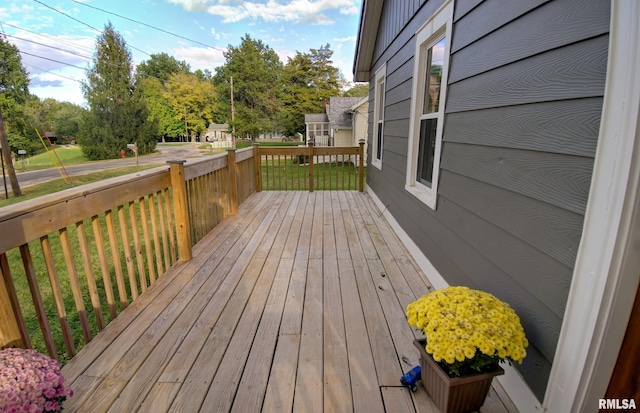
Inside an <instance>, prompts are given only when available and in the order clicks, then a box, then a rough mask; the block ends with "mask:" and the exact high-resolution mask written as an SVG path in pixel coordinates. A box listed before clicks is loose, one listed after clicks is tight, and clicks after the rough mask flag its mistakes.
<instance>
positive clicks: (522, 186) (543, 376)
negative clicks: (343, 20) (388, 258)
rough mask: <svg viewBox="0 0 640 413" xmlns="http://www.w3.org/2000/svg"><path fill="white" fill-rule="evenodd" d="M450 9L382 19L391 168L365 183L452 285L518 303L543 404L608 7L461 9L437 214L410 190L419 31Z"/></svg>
mask: <svg viewBox="0 0 640 413" xmlns="http://www.w3.org/2000/svg"><path fill="white" fill-rule="evenodd" d="M387 3H389V5H391V4H396V3H395V2H392V1H390V2H387ZM414 4H415V3H414ZM441 4H442V1H433V0H430V1H428V2H426V3H424V4H423V5H422V7H420V8H419V9H417V11H416V14H415V15H414V16H413V17H412V18H411V17H407V15H406V13H404V12H403V13H404V14H403V13H400V12H399V11H398V10H395V11H394V12H393V13H392V12H391V11H390V10H385V11H383V15H382V21H381V27H382V26H384V28H385V35H384V36H379V38H378V40H377V47H376V53H375V57H374V66H375V68H377V67H380V65H382V64H385V63H386V65H387V81H386V96H385V99H386V101H385V102H386V108H385V127H384V152H383V169H382V171H380V170H378V169H377V168H373V167H369V170H368V171H369V172H368V177H367V181H368V184H369V186H370V187H371V188H372V189H373V190H374V191H375V192H376V194H377V195H378V197H379V198H380V199H381V200H382V202H383V203H384V204H385V207H386V208H388V210H389V212H390V213H392V214H393V216H394V217H395V219H396V220H397V221H398V223H399V224H400V225H401V226H402V228H403V229H404V230H405V231H406V232H407V234H408V235H409V236H410V237H411V239H412V240H413V241H414V242H415V243H416V244H417V245H418V246H419V247H420V249H421V250H422V251H423V252H424V254H425V255H426V256H427V257H428V258H429V260H430V261H431V263H432V264H433V265H434V267H435V268H436V269H437V270H438V272H439V273H440V274H442V276H443V277H444V278H445V280H446V281H447V282H448V283H449V284H451V285H468V286H470V287H472V288H480V289H483V290H486V291H489V292H491V293H493V294H495V295H496V296H498V297H500V298H501V299H503V300H505V301H507V302H509V303H510V304H511V305H512V306H513V307H514V309H515V310H516V311H517V313H518V314H519V315H520V317H521V320H522V323H523V326H524V328H525V331H526V333H527V336H528V338H529V341H530V347H529V349H528V356H527V358H526V359H525V362H524V364H523V365H522V366H517V367H518V369H519V371H520V372H521V373H522V375H523V377H524V378H525V380H526V381H527V383H528V384H529V386H530V387H531V388H532V389H533V391H534V393H535V394H536V396H537V397H538V398H539V399H540V400H542V399H543V398H544V392H545V389H546V384H547V380H548V376H549V372H550V369H551V364H552V361H553V357H554V352H555V347H556V345H557V341H558V337H559V333H560V328H561V325H562V319H563V315H564V309H565V305H566V299H567V295H568V291H569V288H570V285H571V276H572V272H573V267H574V265H575V257H576V253H577V249H578V246H579V243H580V238H581V231H582V223H583V220H584V211H585V208H586V204H587V197H588V193H589V186H590V182H591V174H592V169H593V157H594V154H595V150H596V145H597V138H598V130H599V126H600V114H601V110H602V95H603V92H604V82H605V75H606V64H607V48H608V33H607V32H608V24H609V7H610V3H609V2H607V1H600V0H554V1H552V2H551V1H545V0H530V1H512V0H486V1H479V0H457V1H456V2H455V8H454V22H455V23H454V27H453V45H452V51H453V53H452V55H451V57H450V66H449V85H448V93H447V97H446V101H445V102H446V106H445V111H446V115H445V123H444V136H443V152H442V158H441V171H440V180H439V187H438V201H437V209H436V210H435V211H434V210H431V209H430V208H428V207H427V206H425V205H424V204H423V203H421V202H420V201H418V200H417V199H416V198H415V197H413V196H412V195H410V194H408V193H407V192H406V191H405V190H404V183H405V180H406V165H407V144H408V135H409V121H410V113H411V88H412V84H413V59H414V56H413V54H414V52H415V33H416V31H417V30H418V29H419V28H420V27H421V25H422V24H423V23H424V21H426V19H428V18H429V17H430V16H431V14H432V13H433V12H434V11H435V10H437V9H438V7H440V5H441ZM385 7H387V6H385ZM389 19H390V20H393V21H394V22H395V23H392V22H391V21H389V22H387V20H389ZM407 19H408V20H407ZM401 21H402V22H404V26H403V27H404V28H400V27H401V26H402V25H401V24H400V25H399V24H398V22H401ZM391 27H394V28H396V29H395V30H396V31H395V32H394V30H390V28H391ZM381 30H382V29H381ZM397 30H399V31H397ZM391 33H395V34H391ZM380 34H382V31H381V32H380ZM375 68H372V69H375ZM372 73H373V71H372ZM370 131H371V129H370Z"/></svg>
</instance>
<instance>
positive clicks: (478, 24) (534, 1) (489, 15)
mask: <svg viewBox="0 0 640 413" xmlns="http://www.w3.org/2000/svg"><path fill="white" fill-rule="evenodd" d="M548 1H549V0H524V1H521V0H518V1H514V0H486V1H484V2H481V4H479V5H477V7H475V6H476V4H475V3H478V2H477V1H476V0H473V1H470V2H469V3H471V4H467V5H465V3H467V0H458V1H456V4H455V8H456V10H457V9H460V10H459V11H455V12H454V18H455V21H456V27H455V28H454V30H455V31H454V33H455V36H454V37H453V44H452V45H451V52H452V53H455V52H457V51H458V50H460V49H461V48H463V47H465V46H467V45H468V44H470V43H473V42H474V41H476V40H477V39H479V38H481V37H482V36H484V35H486V34H488V33H491V32H492V31H494V30H495V29H497V28H499V27H502V26H504V25H507V24H510V23H512V22H514V21H515V24H518V23H517V19H518V17H520V16H522V15H523V14H525V13H528V12H530V11H531V10H533V9H534V8H535V7H537V6H539V5H541V4H544V3H546V2H548ZM472 6H474V7H473V10H470V9H469V8H470V7H472ZM469 11H470V12H469ZM463 13H464V17H462V18H460V17H461V16H462V14H463ZM543 18H545V19H552V18H553V16H543Z"/></svg>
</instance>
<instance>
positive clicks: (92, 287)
mask: <svg viewBox="0 0 640 413" xmlns="http://www.w3.org/2000/svg"><path fill="white" fill-rule="evenodd" d="M76 232H77V233H78V244H79V245H80V253H81V255H82V263H83V265H84V271H85V275H86V277H87V288H88V289H89V297H91V305H92V306H93V312H94V313H95V315H96V321H97V323H98V330H102V329H103V328H104V326H105V324H104V318H103V316H102V307H101V306H100V297H99V296H98V286H97V285H96V278H95V277H94V275H93V264H92V263H91V255H90V253H89V243H88V242H87V234H86V232H85V230H84V222H83V221H79V222H76Z"/></svg>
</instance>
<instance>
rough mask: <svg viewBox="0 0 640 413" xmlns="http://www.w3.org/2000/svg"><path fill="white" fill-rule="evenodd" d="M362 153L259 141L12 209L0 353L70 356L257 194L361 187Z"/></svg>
mask: <svg viewBox="0 0 640 413" xmlns="http://www.w3.org/2000/svg"><path fill="white" fill-rule="evenodd" d="M362 159H363V145H360V147H348V148H326V147H323V148H315V147H314V146H313V145H309V146H308V147H298V148H286V147H283V148H260V147H259V146H258V145H254V146H253V147H252V148H246V149H242V150H238V151H236V150H235V149H230V150H228V151H227V152H226V153H224V154H220V155H216V156H213V157H211V158H207V159H206V160H203V161H197V162H193V163H191V162H190V163H188V164H186V163H185V162H184V161H170V162H168V164H169V165H168V167H161V168H156V169H153V170H148V171H144V172H140V173H136V174H132V175H128V176H123V177H118V178H113V179H109V180H105V181H102V182H98V183H94V184H89V185H84V186H81V187H77V188H71V189H68V190H65V191H62V192H59V193H56V194H51V195H47V196H44V197H41V198H38V199H34V200H29V201H25V202H21V203H18V204H15V205H11V206H8V207H4V208H1V209H0V272H1V276H0V349H2V348H6V347H22V348H35V349H36V350H38V351H40V352H42V353H47V354H48V355H49V356H50V357H51V358H53V359H56V360H59V361H60V362H61V363H63V364H64V363H65V362H66V361H67V360H69V359H70V358H71V357H73V356H74V355H75V354H76V353H77V351H78V350H79V349H80V348H81V347H82V346H84V344H86V343H88V342H89V341H90V340H91V339H92V337H93V336H95V335H96V334H97V333H98V332H99V331H101V330H102V329H103V328H104V327H105V326H106V325H107V324H108V323H109V322H110V321H112V320H114V319H115V318H116V317H117V315H118V314H119V313H120V312H121V311H123V310H124V309H125V308H126V307H127V306H129V305H131V303H133V302H134V301H135V300H136V299H137V297H138V296H139V295H140V294H142V293H144V291H145V290H146V289H147V288H149V287H150V286H151V285H153V284H154V283H155V282H156V280H157V279H158V278H159V277H161V276H162V275H163V274H164V273H165V272H167V271H169V270H170V269H171V268H172V267H173V266H174V265H175V264H176V263H177V262H179V261H189V260H190V259H191V258H192V247H193V246H194V245H195V244H196V243H197V242H198V241H199V240H201V239H202V238H203V237H204V236H206V235H207V234H208V233H209V232H210V231H211V230H212V229H213V228H214V227H215V226H216V225H218V223H220V222H221V221H222V220H223V219H225V218H226V217H228V216H231V215H234V214H236V213H237V211H238V206H239V205H240V204H241V203H242V202H243V201H244V200H246V199H247V198H248V197H249V196H250V195H251V194H252V193H254V192H256V191H261V190H263V189H264V190H268V189H277V190H280V189H282V190H284V189H289V190H309V191H313V190H314V189H316V190H319V189H334V190H335V189H358V190H360V191H362V190H363V182H364V165H363V162H362V161H361V160H362ZM276 165H277V166H276ZM276 176H277V179H276ZM296 177H297V179H296Z"/></svg>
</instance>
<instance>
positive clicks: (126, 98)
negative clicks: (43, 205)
mask: <svg viewBox="0 0 640 413" xmlns="http://www.w3.org/2000/svg"><path fill="white" fill-rule="evenodd" d="M332 55H333V51H332V50H331V47H330V45H329V44H325V45H322V46H321V47H319V48H318V49H310V50H309V51H308V52H296V54H295V56H293V57H292V58H288V59H287V60H288V61H287V63H286V64H285V63H283V62H282V61H281V60H280V58H279V57H278V55H277V54H276V53H275V51H274V50H273V49H271V48H270V47H269V46H268V45H266V44H264V43H263V42H262V41H261V40H258V39H254V38H252V37H251V36H250V35H249V34H246V35H245V36H244V37H242V38H241V42H240V44H239V45H237V46H233V45H229V46H228V48H227V49H226V51H224V58H225V63H224V64H223V65H221V66H219V67H215V68H212V69H213V71H210V70H208V69H205V70H195V71H193V70H191V68H190V66H189V64H187V63H186V62H184V61H178V60H177V59H176V58H175V57H173V56H171V55H169V54H167V53H158V54H152V55H151V56H150V58H149V59H148V60H146V61H143V62H141V63H140V64H138V65H137V66H136V65H135V64H134V63H133V60H132V55H131V52H130V50H129V47H128V46H127V44H126V41H125V40H124V38H123V37H122V36H121V35H120V33H118V32H117V31H116V29H115V28H114V26H113V25H112V24H111V23H108V24H107V25H106V26H105V29H104V31H103V32H102V34H100V35H99V36H98V37H97V39H96V47H95V53H94V55H93V58H92V60H91V62H90V64H89V67H88V69H87V72H86V78H85V80H84V81H83V82H82V91H83V94H84V97H85V100H86V103H87V105H86V107H81V106H78V105H74V104H72V103H68V102H58V101H56V100H54V99H44V100H40V99H39V98H37V97H36V96H34V95H31V94H30V93H29V90H28V84H29V78H28V73H27V71H26V70H25V69H24V66H23V65H22V62H21V58H20V54H19V50H18V49H17V47H16V46H15V45H13V44H11V43H9V42H8V41H7V40H6V39H4V38H2V37H0V69H1V70H0V109H1V110H2V113H3V114H4V120H5V124H6V131H7V137H8V143H9V146H10V148H11V150H12V151H14V152H16V151H17V150H18V149H25V150H27V151H28V152H29V153H34V152H36V151H37V150H38V148H39V147H41V144H40V141H39V139H38V138H37V135H36V134H35V131H34V128H37V129H42V128H45V129H47V130H49V131H55V134H56V135H59V136H60V135H63V136H65V135H66V136H74V137H77V142H78V144H79V145H80V146H81V147H82V150H83V153H84V155H85V156H86V157H87V158H89V159H96V160H97V159H109V158H115V157H118V156H119V154H120V151H121V150H122V149H123V148H125V147H126V145H127V144H129V143H134V142H135V143H137V145H138V148H139V153H140V154H145V153H148V152H151V151H153V150H154V149H155V144H156V142H158V141H159V140H160V139H162V138H167V137H178V136H179V137H184V138H186V139H192V138H193V137H195V136H198V135H199V134H200V133H202V132H204V131H205V130H206V129H207V127H208V125H209V124H210V123H227V124H228V125H229V129H230V130H234V131H235V135H236V136H237V137H242V138H250V139H254V138H256V137H258V136H259V135H260V134H261V133H265V132H277V133H281V134H283V135H286V136H293V135H295V134H296V133H304V115H305V113H322V112H324V105H325V102H326V101H328V100H329V98H330V97H332V96H343V95H344V96H367V95H368V93H369V88H368V85H365V84H359V85H356V86H354V87H352V88H351V89H349V90H347V91H346V92H343V89H344V88H345V85H346V84H347V82H346V81H345V79H344V77H343V75H342V74H341V73H340V70H339V69H338V68H336V67H335V66H334V65H333V62H332V60H331V57H332ZM232 94H233V102H234V105H233V109H234V110H233V116H232V105H231V95H232Z"/></svg>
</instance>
